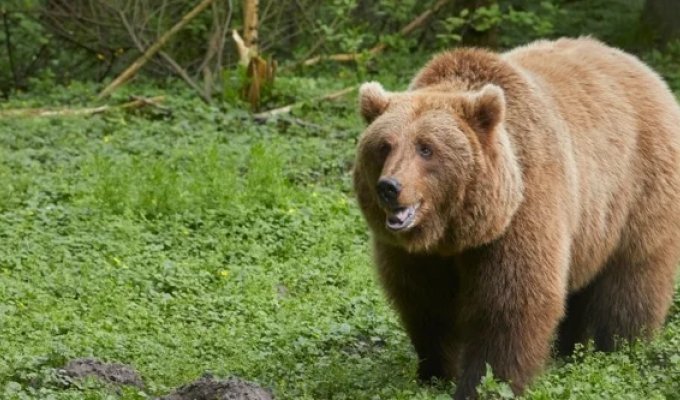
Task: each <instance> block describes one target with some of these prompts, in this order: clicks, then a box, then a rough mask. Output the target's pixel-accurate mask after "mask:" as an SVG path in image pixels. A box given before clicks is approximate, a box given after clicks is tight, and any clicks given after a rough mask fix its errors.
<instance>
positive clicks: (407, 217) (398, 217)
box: [385, 203, 420, 232]
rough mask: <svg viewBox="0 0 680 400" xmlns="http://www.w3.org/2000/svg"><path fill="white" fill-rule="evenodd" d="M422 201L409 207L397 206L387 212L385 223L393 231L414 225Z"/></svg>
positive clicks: (403, 229)
mask: <svg viewBox="0 0 680 400" xmlns="http://www.w3.org/2000/svg"><path fill="white" fill-rule="evenodd" d="M419 207H420V203H418V204H414V205H411V206H408V207H397V208H395V209H393V210H391V211H388V212H387V219H386V221H385V225H386V226H387V228H388V229H390V230H392V231H395V232H396V231H405V230H407V229H410V228H412V227H413V225H414V223H415V221H416V212H417V211H418V208H419Z"/></svg>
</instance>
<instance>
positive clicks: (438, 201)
mask: <svg viewBox="0 0 680 400" xmlns="http://www.w3.org/2000/svg"><path fill="white" fill-rule="evenodd" d="M360 98H361V99H360V101H361V111H362V115H363V116H364V118H365V119H366V121H367V122H368V123H369V126H368V128H367V129H366V131H365V132H364V134H363V135H362V137H361V139H360V141H359V145H358V149H357V160H356V166H355V172H354V184H355V190H356V193H357V198H358V202H359V205H360V207H361V210H362V212H363V214H364V217H365V219H366V221H367V222H368V225H369V227H370V228H371V231H372V233H373V242H374V254H375V260H376V265H377V270H378V274H379V277H380V279H381V282H382V284H383V286H384V288H385V290H386V292H387V294H388V295H389V297H390V298H391V300H392V301H393V302H394V305H395V307H396V309H397V311H398V312H399V315H400V317H401V319H402V321H403V324H404V326H405V328H406V330H407V332H408V334H409V336H410V338H411V340H412V342H413V345H414V347H415V349H416V352H417V353H418V358H419V376H420V378H421V379H425V380H426V379H429V378H432V377H440V378H445V379H455V380H457V390H456V395H455V397H456V398H457V399H464V398H472V397H475V393H476V392H475V387H476V385H477V384H478V383H479V381H480V377H481V376H482V374H483V373H484V370H485V364H486V363H488V364H489V365H490V366H491V367H492V369H493V371H494V373H495V375H496V376H497V377H500V378H502V379H504V380H506V381H508V382H510V383H511V386H512V388H513V389H514V390H515V392H517V393H521V392H522V391H523V389H524V388H525V386H526V385H527V384H528V383H529V382H530V381H531V379H532V378H533V377H534V375H535V374H536V373H538V372H539V371H540V369H541V367H542V365H543V364H544V362H545V360H546V358H547V357H548V355H549V350H550V343H551V338H553V335H554V334H556V335H557V348H558V349H559V350H560V352H561V353H563V354H568V353H569V352H570V351H571V350H572V349H573V347H574V345H575V344H576V343H579V342H583V341H585V340H587V339H588V338H591V337H592V338H594V340H595V344H596V347H597V348H598V349H601V350H605V351H609V350H613V349H614V348H615V347H616V345H617V343H618V342H617V341H616V339H617V338H622V339H628V340H629V339H634V338H638V337H648V336H649V335H651V334H652V333H653V332H654V331H655V330H657V329H658V328H659V327H660V326H661V325H662V324H663V321H664V318H665V316H666V313H667V311H668V308H669V306H670V303H671V300H672V295H673V281H674V275H675V272H676V265H677V264H678V260H679V259H680V108H679V107H678V105H677V103H676V100H675V98H674V97H673V95H672V94H671V92H670V90H669V89H668V87H667V86H666V85H665V83H664V82H663V81H662V80H661V79H660V78H659V77H658V76H657V75H656V74H655V73H654V72H652V70H651V69H649V68H648V67H646V66H645V65H644V64H642V63H641V62H640V61H639V60H638V59H636V58H635V57H633V56H630V55H628V54H625V53H624V52H622V51H619V50H616V49H613V48H610V47H607V46H605V45H603V44H602V43H600V42H597V41H595V40H593V39H589V38H581V39H561V40H558V41H554V42H549V41H539V42H535V43H532V44H530V45H527V46H525V47H520V48H517V49H515V50H512V51H510V52H507V53H504V54H496V53H492V52H489V51H485V50H480V49H460V50H455V51H451V52H447V53H443V54H440V55H438V56H436V57H435V58H434V59H433V60H431V61H430V62H429V63H428V64H427V65H426V66H425V67H424V68H423V69H422V70H421V71H420V72H419V73H418V74H417V75H416V77H415V78H414V79H413V81H412V83H411V86H410V88H409V90H407V91H405V92H399V93H389V92H386V91H385V90H384V89H383V88H382V86H380V85H379V84H377V83H367V84H364V85H363V86H362V88H361V93H360ZM423 149H424V150H423ZM380 178H391V179H394V180H395V181H397V182H399V184H400V186H399V188H400V191H399V192H398V199H397V201H398V205H399V206H401V207H411V208H412V209H413V210H416V211H415V217H414V219H413V221H412V223H411V224H410V225H409V226H407V227H406V228H404V229H401V230H394V229H389V228H388V227H387V226H386V218H388V217H389V216H390V215H393V214H394V213H395V212H397V211H395V210H403V209H404V208H394V204H392V205H389V206H388V205H386V204H385V202H384V201H381V200H380V197H379V196H378V194H377V189H376V184H377V182H378V180H379V179H380Z"/></svg>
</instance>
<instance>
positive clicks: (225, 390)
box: [158, 374, 274, 400]
mask: <svg viewBox="0 0 680 400" xmlns="http://www.w3.org/2000/svg"><path fill="white" fill-rule="evenodd" d="M273 399H274V396H273V395H272V393H271V392H270V391H269V390H267V389H264V388H262V387H260V386H257V385H255V384H254V383H250V382H247V381H244V380H242V379H239V378H233V377H232V378H229V379H215V378H214V377H213V376H212V375H209V374H206V375H204V376H203V377H201V379H199V380H197V381H196V382H193V383H189V384H186V385H184V386H180V387H179V388H177V389H175V391H173V392H172V393H170V394H168V395H167V396H164V397H161V398H159V399H158V400H273Z"/></svg>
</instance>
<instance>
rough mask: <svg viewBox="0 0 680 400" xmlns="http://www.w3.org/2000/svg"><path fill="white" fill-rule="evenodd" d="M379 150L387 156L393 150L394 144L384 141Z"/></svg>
mask: <svg viewBox="0 0 680 400" xmlns="http://www.w3.org/2000/svg"><path fill="white" fill-rule="evenodd" d="M378 151H379V152H380V155H381V156H382V157H387V155H388V154H390V151H392V146H390V144H389V143H387V142H382V143H380V146H379V147H378Z"/></svg>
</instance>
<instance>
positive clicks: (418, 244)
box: [354, 82, 523, 255]
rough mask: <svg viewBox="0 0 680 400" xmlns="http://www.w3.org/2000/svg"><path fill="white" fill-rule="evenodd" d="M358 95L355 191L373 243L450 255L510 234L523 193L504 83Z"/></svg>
mask: <svg viewBox="0 0 680 400" xmlns="http://www.w3.org/2000/svg"><path fill="white" fill-rule="evenodd" d="M359 96H360V109H361V114H362V116H363V118H364V119H365V120H366V122H367V124H368V127H367V128H366V130H365V132H364V133H363V135H362V136H361V138H360V140H359V144H358V149H357V158H356V164H355V169H354V186H355V191H356V194H357V198H358V202H359V206H360V208H361V210H362V212H363V214H364V217H365V218H366V220H367V222H368V224H369V226H370V228H371V230H372V231H373V234H374V239H375V240H378V241H382V242H385V243H389V244H392V245H397V246H401V247H403V248H405V249H406V250H407V251H409V252H417V253H437V254H440V255H453V254H456V253H458V252H461V251H463V250H465V249H467V248H471V247H476V246H480V245H483V244H485V243H488V242H490V241H491V240H493V239H495V238H497V237H499V236H500V235H502V234H503V232H504V231H505V230H506V228H507V226H508V225H509V223H510V221H511V219H512V217H513V215H514V213H515V212H516V210H517V208H518V207H519V204H520V203H521V201H522V198H523V195H522V192H523V189H522V178H521V172H520V168H519V164H518V162H517V160H516V157H515V154H514V152H513V149H512V145H511V142H510V139H509V137H508V134H507V132H506V129H505V114H506V104H505V96H504V92H503V90H502V89H501V88H500V87H498V86H496V85H493V84H487V85H485V86H483V87H481V88H478V89H477V90H471V91H470V90H464V91H463V90H458V89H455V88H453V87H449V86H446V85H438V86H431V87H426V88H421V89H417V90H412V91H407V92H399V93H389V92H387V91H385V89H383V87H382V86H381V85H380V84H379V83H376V82H369V83H365V84H363V85H362V86H361V89H360V94H359Z"/></svg>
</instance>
